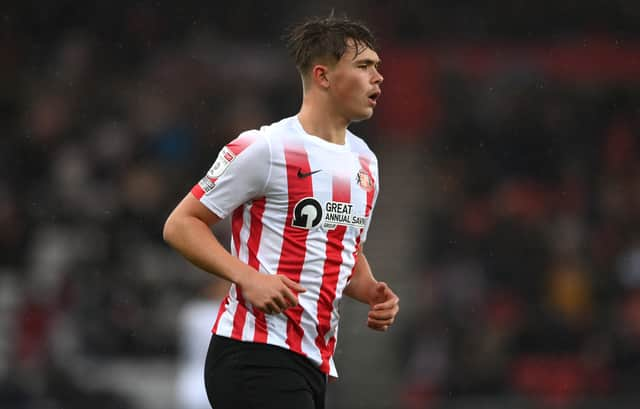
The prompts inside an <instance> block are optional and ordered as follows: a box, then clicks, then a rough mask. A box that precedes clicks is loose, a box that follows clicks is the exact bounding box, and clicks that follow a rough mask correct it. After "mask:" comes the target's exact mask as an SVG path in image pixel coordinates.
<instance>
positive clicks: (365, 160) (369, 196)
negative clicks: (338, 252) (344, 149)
mask: <svg viewBox="0 0 640 409" xmlns="http://www.w3.org/2000/svg"><path fill="white" fill-rule="evenodd" d="M360 166H362V168H363V169H364V170H365V172H367V174H368V175H369V177H370V178H371V183H372V184H373V189H371V190H369V191H368V192H367V207H366V209H365V210H364V215H365V217H369V215H370V214H371V209H372V208H373V197H374V195H375V193H376V181H375V179H374V178H373V174H372V173H371V168H370V166H369V159H368V158H366V157H364V156H360ZM363 230H364V228H362V229H360V233H359V234H358V237H356V249H355V251H354V252H353V257H354V259H355V261H356V262H355V263H353V269H351V274H350V275H349V278H348V279H347V281H349V280H351V277H352V276H353V272H354V271H355V269H356V263H357V262H358V252H359V251H360V236H361V235H362V232H363Z"/></svg>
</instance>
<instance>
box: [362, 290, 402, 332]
mask: <svg viewBox="0 0 640 409" xmlns="http://www.w3.org/2000/svg"><path fill="white" fill-rule="evenodd" d="M369 305H370V306H371V309H370V310H369V315H368V319H367V326H368V327H369V328H371V329H374V330H376V331H386V330H388V329H389V326H390V325H391V324H393V322H394V321H395V318H396V315H398V311H400V299H399V298H398V296H397V295H395V294H394V292H393V291H391V288H389V286H388V285H387V284H386V283H383V282H378V283H376V286H375V289H374V293H373V295H372V297H371V301H370V302H369Z"/></svg>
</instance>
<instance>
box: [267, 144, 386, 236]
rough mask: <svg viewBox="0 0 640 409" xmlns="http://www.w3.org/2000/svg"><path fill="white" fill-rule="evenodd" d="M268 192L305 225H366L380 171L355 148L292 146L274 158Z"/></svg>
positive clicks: (298, 223) (294, 220)
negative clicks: (333, 149)
mask: <svg viewBox="0 0 640 409" xmlns="http://www.w3.org/2000/svg"><path fill="white" fill-rule="evenodd" d="M271 172H272V174H271V177H270V182H269V186H268V189H267V190H268V192H269V197H270V200H271V201H272V203H274V204H275V205H276V206H277V207H278V208H279V210H280V212H279V213H281V215H284V214H287V218H288V219H290V220H288V222H289V223H288V224H289V225H291V226H293V227H298V228H301V229H307V230H310V229H318V228H319V229H325V230H332V229H335V228H336V227H337V226H346V227H350V228H355V229H361V228H363V227H364V226H365V224H366V221H367V218H368V215H369V213H370V211H371V197H372V195H373V192H374V190H375V188H376V183H375V176H374V175H373V174H372V172H371V170H370V169H368V167H367V166H366V163H365V162H363V159H361V158H360V157H359V156H358V155H357V154H356V153H354V152H331V153H327V152H309V151H306V150H292V151H287V152H285V154H284V155H282V156H281V157H276V158H274V160H273V163H272V167H271Z"/></svg>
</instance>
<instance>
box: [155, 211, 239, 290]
mask: <svg viewBox="0 0 640 409" xmlns="http://www.w3.org/2000/svg"><path fill="white" fill-rule="evenodd" d="M163 236H164V239H165V241H166V242H167V243H168V244H169V245H171V247H173V248H174V249H175V250H176V251H178V252H179V253H180V254H182V256H184V257H185V258H186V259H187V260H189V261H190V262H191V263H193V264H194V265H196V266H198V267H200V268H201V269H203V270H205V271H207V272H209V273H212V274H214V275H216V276H218V277H220V278H223V279H225V280H228V281H231V282H233V283H238V282H239V281H241V279H242V277H243V276H244V275H245V274H246V272H247V270H248V269H249V268H250V267H249V266H248V265H246V264H244V263H243V262H241V261H240V260H238V259H237V258H236V257H234V256H232V255H231V254H230V253H229V252H228V251H227V250H226V249H225V248H224V247H223V246H222V244H220V242H219V241H218V239H217V238H216V237H215V236H214V234H213V233H212V232H211V229H210V228H209V226H208V225H207V224H206V223H204V222H203V221H202V220H200V219H198V218H197V217H193V216H185V215H181V216H175V217H169V219H168V220H167V222H166V224H165V228H164V232H163Z"/></svg>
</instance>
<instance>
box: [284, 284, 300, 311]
mask: <svg viewBox="0 0 640 409" xmlns="http://www.w3.org/2000/svg"><path fill="white" fill-rule="evenodd" d="M282 294H283V295H284V297H285V301H287V302H288V303H287V307H295V306H296V305H298V297H296V295H295V294H294V293H293V291H291V290H290V289H289V287H285V288H284V289H283V290H282Z"/></svg>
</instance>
